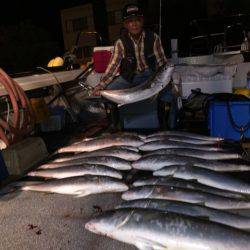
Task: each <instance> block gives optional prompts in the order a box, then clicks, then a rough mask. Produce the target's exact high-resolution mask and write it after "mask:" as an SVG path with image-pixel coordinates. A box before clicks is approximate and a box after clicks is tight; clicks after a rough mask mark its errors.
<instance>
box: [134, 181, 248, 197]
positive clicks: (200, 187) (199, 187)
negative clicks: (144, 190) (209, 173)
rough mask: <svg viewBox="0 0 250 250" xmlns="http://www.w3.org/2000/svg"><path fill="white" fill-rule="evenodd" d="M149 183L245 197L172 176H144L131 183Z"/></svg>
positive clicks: (138, 185)
mask: <svg viewBox="0 0 250 250" xmlns="http://www.w3.org/2000/svg"><path fill="white" fill-rule="evenodd" d="M149 185H160V186H171V187H179V188H186V189H192V190H198V191H202V192H206V193H210V194H216V195H220V196H224V197H228V198H237V199H244V198H245V197H244V196H243V195H241V194H238V193H231V192H228V191H224V190H221V189H218V188H214V187H210V186H206V185H203V184H200V183H196V182H192V181H187V180H182V179H178V178H173V177H151V178H144V179H139V180H137V181H135V182H134V183H133V186H134V187H141V186H149Z"/></svg>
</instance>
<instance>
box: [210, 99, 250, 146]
mask: <svg viewBox="0 0 250 250" xmlns="http://www.w3.org/2000/svg"><path fill="white" fill-rule="evenodd" d="M208 127H209V129H210V135H211V136H216V137H222V138H225V139H230V140H235V141H238V140H240V139H241V136H244V137H246V138H250V101H240V102H228V103H227V102H212V103H211V104H210V108H209V119H208Z"/></svg>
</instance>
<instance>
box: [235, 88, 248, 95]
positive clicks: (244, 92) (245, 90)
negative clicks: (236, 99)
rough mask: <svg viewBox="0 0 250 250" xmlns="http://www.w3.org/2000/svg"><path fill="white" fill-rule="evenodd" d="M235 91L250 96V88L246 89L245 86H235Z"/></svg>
mask: <svg viewBox="0 0 250 250" xmlns="http://www.w3.org/2000/svg"><path fill="white" fill-rule="evenodd" d="M233 92H234V94H237V95H245V96H247V97H249V96H250V90H249V89H245V88H234V90H233Z"/></svg>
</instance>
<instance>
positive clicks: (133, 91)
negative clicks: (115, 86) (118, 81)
mask: <svg viewBox="0 0 250 250" xmlns="http://www.w3.org/2000/svg"><path fill="white" fill-rule="evenodd" d="M173 71H174V66H163V67H161V68H160V69H159V70H158V72H157V73H156V74H155V76H154V77H152V78H150V79H149V80H148V81H146V82H145V83H143V84H141V85H139V86H136V87H133V88H129V89H122V90H102V91H101V95H102V96H103V97H104V98H106V99H108V100H110V101H112V102H114V103H117V104H119V105H120V106H122V105H125V104H129V103H135V102H139V101H142V100H146V99H148V98H150V97H153V96H155V95H156V94H158V93H159V92H160V91H161V90H162V89H164V88H165V87H166V86H167V85H168V84H169V82H170V81H171V77H172V74H173Z"/></svg>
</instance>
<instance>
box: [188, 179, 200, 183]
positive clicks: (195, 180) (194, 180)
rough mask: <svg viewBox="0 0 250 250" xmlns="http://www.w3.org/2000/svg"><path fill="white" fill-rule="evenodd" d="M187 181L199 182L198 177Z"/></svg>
mask: <svg viewBox="0 0 250 250" xmlns="http://www.w3.org/2000/svg"><path fill="white" fill-rule="evenodd" d="M187 181H191V182H196V183H199V182H198V180H197V179H187Z"/></svg>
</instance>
